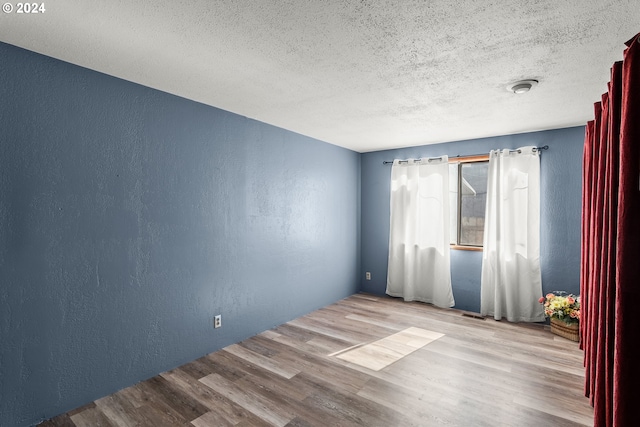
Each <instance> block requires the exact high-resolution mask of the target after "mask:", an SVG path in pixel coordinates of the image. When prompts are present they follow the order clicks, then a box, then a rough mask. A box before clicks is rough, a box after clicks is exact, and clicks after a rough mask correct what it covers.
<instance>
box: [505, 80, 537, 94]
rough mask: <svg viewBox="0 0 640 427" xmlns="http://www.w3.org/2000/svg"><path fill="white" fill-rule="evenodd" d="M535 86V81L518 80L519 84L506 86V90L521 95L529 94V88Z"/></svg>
mask: <svg viewBox="0 0 640 427" xmlns="http://www.w3.org/2000/svg"><path fill="white" fill-rule="evenodd" d="M537 84H538V81H537V80H520V81H519V82H515V83H511V84H510V85H509V86H507V90H508V91H509V92H513V93H517V94H521V93H526V92H529V91H530V90H531V88H533V87H534V86H535V85H537Z"/></svg>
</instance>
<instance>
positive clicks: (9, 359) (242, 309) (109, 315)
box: [0, 43, 360, 426]
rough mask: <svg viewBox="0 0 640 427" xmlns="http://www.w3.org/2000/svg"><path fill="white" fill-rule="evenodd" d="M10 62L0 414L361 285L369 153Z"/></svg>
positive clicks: (24, 415) (112, 385)
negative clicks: (217, 324) (363, 157)
mask: <svg viewBox="0 0 640 427" xmlns="http://www.w3.org/2000/svg"><path fill="white" fill-rule="evenodd" d="M0 58H1V60H0V123H1V126H0V425H3V426H5V425H6V426H23V425H29V424H32V423H34V422H36V421H38V420H40V419H43V418H47V417H51V416H53V415H56V414H58V413H61V412H63V411H66V410H69V409H72V408H75V407H77V406H79V405H82V404H85V403H87V402H88V401H91V400H93V399H95V398H98V397H101V396H103V395H106V394H109V393H111V392H114V391H116V390H118V389H120V388H122V387H125V386H128V385H130V384H133V383H135V382H137V381H139V380H142V379H145V378H148V377H150V376H152V375H154V374H157V373H159V372H161V371H163V370H166V369H169V368H173V367H175V366H178V365H180V364H182V363H184V362H187V361H190V360H193V359H195V358H197V357H200V356H202V355H204V354H207V353H209V352H211V351H214V350H216V349H219V348H221V347H223V346H226V345H228V344H231V343H234V342H237V341H239V340H242V339H244V338H246V337H248V336H251V335H253V334H255V333H258V332H260V331H263V330H265V329H268V328H270V327H272V326H274V325H277V324H280V323H283V322H285V321H288V320H290V319H292V318H295V317H297V316H300V315H303V314H305V313H307V312H310V311H312V310H314V309H316V308H319V307H321V306H324V305H326V304H329V303H332V302H334V301H336V300H338V299H340V298H343V297H346V296H348V295H350V294H353V293H354V292H356V291H357V290H358V286H359V274H360V266H359V251H360V242H359V230H360V224H359V221H360V210H359V200H360V193H359V190H360V155H359V154H358V153H354V152H352V151H348V150H345V149H342V148H339V147H336V146H333V145H329V144H326V143H323V142H320V141H317V140H313V139H310V138H306V137H303V136H300V135H298V134H294V133H291V132H288V131H285V130H282V129H278V128H275V127H272V126H268V125H265V124H263V123H259V122H256V121H253V120H250V119H247V118H244V117H240V116H237V115H234V114H231V113H228V112H224V111H221V110H218V109H215V108H211V107H208V106H205V105H202V104H198V103H196V102H192V101H188V100H185V99H182V98H179V97H175V96H172V95H169V94H166V93H162V92H159V91H155V90H152V89H149V88H146V87H142V86H139V85H136V84H132V83H129V82H126V81H122V80H119V79H116V78H113V77H109V76H106V75H103V74H100V73H96V72H93V71H90V70H87V69H83V68H80V67H77V66H73V65H70V64H67V63H64V62H61V61H57V60H54V59H51V58H47V57H44V56H40V55H38V54H35V53H32V52H28V51H25V50H22V49H18V48H16V47H13V46H10V45H6V44H2V43H0ZM215 314H222V320H223V327H222V328H221V329H216V330H214V329H213V327H212V318H213V316H214V315H215Z"/></svg>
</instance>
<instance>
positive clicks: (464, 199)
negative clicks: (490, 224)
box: [449, 155, 489, 250]
mask: <svg viewBox="0 0 640 427" xmlns="http://www.w3.org/2000/svg"><path fill="white" fill-rule="evenodd" d="M449 162H450V163H449V193H450V194H449V196H450V203H451V207H450V210H451V245H452V247H454V248H456V249H469V250H482V239H483V235H484V214H485V208H486V203H487V172H488V169H489V156H488V155H486V156H473V157H462V158H454V159H450V160H449Z"/></svg>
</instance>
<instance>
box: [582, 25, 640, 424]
mask: <svg viewBox="0 0 640 427" xmlns="http://www.w3.org/2000/svg"><path fill="white" fill-rule="evenodd" d="M626 45H627V49H626V50H625V51H624V59H623V61H621V62H617V63H615V64H613V67H612V69H611V82H610V83H609V85H608V92H607V93H605V94H604V95H603V96H602V100H601V101H600V102H598V103H596V104H595V105H594V120H593V121H590V122H589V123H587V128H586V132H585V145H584V157H583V176H582V180H583V187H582V194H583V199H582V225H581V237H582V247H581V252H580V253H581V269H580V292H581V302H582V313H581V314H582V318H581V323H580V328H581V340H580V348H582V349H583V351H584V364H585V395H586V396H588V397H589V400H590V403H591V404H592V405H593V407H594V426H596V427H599V426H628V425H635V423H636V422H637V414H636V412H635V411H634V410H633V405H634V403H635V400H636V399H635V398H636V397H637V396H638V391H637V387H639V386H640V364H639V363H638V361H640V350H638V346H637V343H636V342H635V341H636V337H638V336H640V310H638V309H636V308H635V306H636V305H637V302H638V301H639V297H640V34H638V35H636V36H635V37H634V38H633V39H631V40H630V41H628V42H627V43H626Z"/></svg>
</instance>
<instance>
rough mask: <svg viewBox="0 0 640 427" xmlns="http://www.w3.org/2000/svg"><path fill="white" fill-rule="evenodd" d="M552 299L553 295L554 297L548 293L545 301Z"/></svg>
mask: <svg viewBox="0 0 640 427" xmlns="http://www.w3.org/2000/svg"><path fill="white" fill-rule="evenodd" d="M553 297H555V295H554V294H552V293H548V294H547V299H551V298H553Z"/></svg>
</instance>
